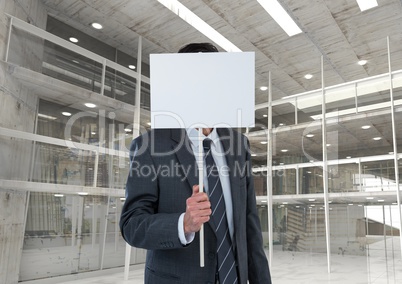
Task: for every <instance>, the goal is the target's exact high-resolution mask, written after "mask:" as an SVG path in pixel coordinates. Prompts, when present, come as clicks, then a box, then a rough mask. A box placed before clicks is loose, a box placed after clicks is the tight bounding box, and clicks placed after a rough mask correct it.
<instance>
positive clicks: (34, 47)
mask: <svg viewBox="0 0 402 284" xmlns="http://www.w3.org/2000/svg"><path fill="white" fill-rule="evenodd" d="M6 13H7V14H10V15H13V16H15V17H17V18H19V19H21V20H24V21H26V22H28V23H30V24H33V25H35V26H37V27H39V28H42V29H45V27H46V20H47V13H46V10H45V8H44V6H43V4H42V2H41V1H40V0H30V1H24V0H0V126H2V127H6V128H10V129H16V130H21V131H26V132H31V133H32V132H33V130H34V122H35V113H36V109H37V105H38V98H37V96H35V95H34V94H33V93H32V92H31V91H30V90H29V89H28V88H26V87H24V86H22V85H21V84H20V83H19V82H18V80H16V79H15V78H14V77H13V76H12V66H11V65H9V64H7V63H6V62H4V60H5V57H6V50H7V45H8V41H9V24H10V18H9V17H8V16H6ZM15 32H16V31H15V30H13V33H14V35H13V36H11V38H10V42H11V43H12V44H13V45H12V46H11V49H10V51H9V57H8V59H9V62H12V63H15V64H19V65H21V66H24V67H26V68H30V69H32V70H35V71H40V70H41V66H42V54H43V43H42V41H41V40H39V39H35V38H33V37H32V36H30V35H28V34H25V33H21V32H19V34H18V35H19V37H16V36H15V35H16V33H15ZM17 32H18V31H17ZM31 152H32V143H31V142H27V141H22V140H16V139H10V138H7V137H4V136H1V135H0V161H1V163H0V179H9V180H24V181H26V180H28V176H29V165H30V159H31ZM28 195H29V192H28V191H27V192H25V191H15V190H9V189H7V188H1V187H0V263H1V265H0V283H5V284H9V283H17V282H18V278H19V271H20V262H21V255H22V247H23V242H24V232H25V223H26V221H25V216H26V212H27V206H28Z"/></svg>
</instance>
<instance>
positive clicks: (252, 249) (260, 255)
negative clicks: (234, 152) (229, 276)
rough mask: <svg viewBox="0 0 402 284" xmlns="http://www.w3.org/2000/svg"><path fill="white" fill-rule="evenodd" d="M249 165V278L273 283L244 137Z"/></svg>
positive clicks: (267, 283)
mask: <svg viewBox="0 0 402 284" xmlns="http://www.w3.org/2000/svg"><path fill="white" fill-rule="evenodd" d="M244 141H245V147H246V149H247V151H246V166H247V219H246V222H247V252H248V253H247V255H248V278H249V283H250V284H260V283H264V284H271V275H270V271H269V266H268V261H267V257H266V255H265V252H264V247H263V240H262V233H261V224H260V218H259V217H258V212H257V202H256V195H255V190H254V182H253V174H252V167H251V156H250V149H249V142H248V140H247V138H244Z"/></svg>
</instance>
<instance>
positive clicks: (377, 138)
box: [373, 137, 382, 141]
mask: <svg viewBox="0 0 402 284" xmlns="http://www.w3.org/2000/svg"><path fill="white" fill-rule="evenodd" d="M381 139H382V138H381V137H374V138H373V140H376V141H378V140H381Z"/></svg>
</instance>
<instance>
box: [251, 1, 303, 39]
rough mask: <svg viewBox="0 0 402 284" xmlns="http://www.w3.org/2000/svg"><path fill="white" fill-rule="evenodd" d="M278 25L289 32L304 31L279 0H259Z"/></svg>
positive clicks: (294, 33)
mask: <svg viewBox="0 0 402 284" xmlns="http://www.w3.org/2000/svg"><path fill="white" fill-rule="evenodd" d="M257 1H258V3H260V5H261V6H262V7H263V8H264V9H265V11H267V12H268V14H269V15H270V16H271V17H272V18H273V19H274V20H275V22H277V23H278V25H279V26H280V27H281V28H282V29H283V30H284V31H285V32H286V33H287V34H288V36H293V35H297V34H299V33H301V32H302V30H301V29H300V28H299V26H298V25H297V24H296V23H295V21H293V19H292V18H291V17H290V16H289V14H288V13H287V12H286V11H285V9H283V7H282V6H281V4H279V3H278V1H277V0H257Z"/></svg>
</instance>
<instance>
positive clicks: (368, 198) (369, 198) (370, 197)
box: [366, 196, 374, 200]
mask: <svg viewBox="0 0 402 284" xmlns="http://www.w3.org/2000/svg"><path fill="white" fill-rule="evenodd" d="M366 199H367V200H371V199H374V197H372V196H369V197H366Z"/></svg>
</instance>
